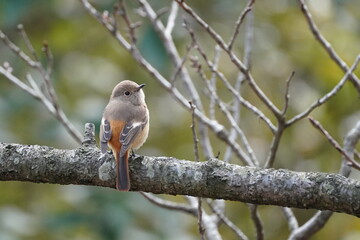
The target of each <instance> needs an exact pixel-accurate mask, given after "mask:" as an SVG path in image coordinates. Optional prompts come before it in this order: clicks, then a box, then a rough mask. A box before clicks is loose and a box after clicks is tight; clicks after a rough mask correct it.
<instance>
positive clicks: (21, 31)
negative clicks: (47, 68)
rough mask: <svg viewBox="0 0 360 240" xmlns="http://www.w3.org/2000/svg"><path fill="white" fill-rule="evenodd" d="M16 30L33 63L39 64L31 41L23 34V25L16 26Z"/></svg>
mask: <svg viewBox="0 0 360 240" xmlns="http://www.w3.org/2000/svg"><path fill="white" fill-rule="evenodd" d="M17 29H18V30H19V32H20V34H21V36H22V38H23V40H24V42H25V45H26V47H27V48H28V49H29V51H30V52H31V54H32V55H33V57H34V59H35V61H37V62H40V61H39V57H38V55H37V53H36V51H35V49H34V46H33V45H32V44H31V41H30V39H29V37H28V35H27V34H26V32H25V29H24V25H22V24H18V26H17Z"/></svg>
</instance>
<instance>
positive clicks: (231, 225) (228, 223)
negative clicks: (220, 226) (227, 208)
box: [207, 200, 249, 240]
mask: <svg viewBox="0 0 360 240" xmlns="http://www.w3.org/2000/svg"><path fill="white" fill-rule="evenodd" d="M207 203H208V205H209V207H210V208H211V210H212V211H213V212H214V213H215V214H216V216H217V217H218V218H219V219H220V220H221V221H222V222H223V223H225V225H226V226H228V227H229V228H230V229H231V230H232V231H233V232H234V233H235V234H236V236H238V238H239V239H242V240H248V239H249V238H248V237H247V236H246V235H245V234H244V233H243V232H242V231H241V230H240V229H239V228H238V227H237V226H236V225H235V224H234V223H233V222H232V221H231V220H230V219H229V218H227V217H226V216H225V215H224V214H223V213H222V211H221V210H220V209H218V208H217V207H216V206H214V205H213V204H212V203H211V201H210V200H208V201H207Z"/></svg>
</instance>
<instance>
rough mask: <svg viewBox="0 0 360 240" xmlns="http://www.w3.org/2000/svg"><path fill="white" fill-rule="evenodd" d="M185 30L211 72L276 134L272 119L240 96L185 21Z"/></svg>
mask: <svg viewBox="0 0 360 240" xmlns="http://www.w3.org/2000/svg"><path fill="white" fill-rule="evenodd" d="M184 26H185V28H186V29H187V31H188V32H189V34H190V36H191V38H192V39H193V41H194V42H195V45H196V46H197V49H198V51H199V53H200V55H201V56H202V58H203V59H204V60H205V62H206V64H207V65H208V67H209V68H210V70H211V72H213V73H215V74H216V76H217V77H218V78H219V79H220V80H222V82H223V83H224V84H225V86H226V87H227V88H228V90H229V91H230V92H231V93H232V94H233V95H234V97H236V98H237V100H238V101H239V102H240V103H241V104H242V105H243V106H244V107H246V108H247V109H249V110H250V111H251V112H253V113H254V114H255V115H256V116H257V117H259V118H260V119H261V120H263V121H264V122H265V123H266V124H267V125H268V126H269V128H270V130H271V131H272V132H275V126H274V125H273V124H272V122H271V121H270V119H268V118H267V117H266V116H265V114H264V113H262V112H261V111H260V110H259V109H258V108H256V107H255V106H254V105H252V104H251V103H250V102H248V101H246V100H245V99H244V98H243V97H241V96H240V94H239V92H238V91H237V90H236V89H235V88H234V87H233V86H232V85H231V84H230V83H229V81H228V80H227V79H226V77H225V76H224V74H222V73H221V72H220V71H218V70H217V69H216V67H215V65H214V63H212V62H211V61H210V60H209V59H208V58H207V56H206V54H205V52H204V51H203V50H202V48H201V46H200V44H199V42H198V41H197V40H196V37H195V34H194V32H193V31H192V29H191V28H190V27H189V26H188V24H187V22H186V21H185V24H184Z"/></svg>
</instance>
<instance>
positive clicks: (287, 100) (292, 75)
mask: <svg viewBox="0 0 360 240" xmlns="http://www.w3.org/2000/svg"><path fill="white" fill-rule="evenodd" d="M294 75H295V72H292V73H291V75H290V77H289V78H288V79H287V81H286V88H285V94H284V96H285V97H284V98H285V101H284V108H283V110H282V114H283V116H284V117H285V114H286V111H287V109H288V107H289V99H290V95H289V90H290V83H291V80H292V79H293V78H294Z"/></svg>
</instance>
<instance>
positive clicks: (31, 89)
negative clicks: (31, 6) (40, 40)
mask: <svg viewBox="0 0 360 240" xmlns="http://www.w3.org/2000/svg"><path fill="white" fill-rule="evenodd" d="M18 29H19V30H20V33H21V35H22V37H23V39H24V41H25V44H26V46H27V48H28V49H29V50H30V52H31V53H32V55H34V58H35V60H33V59H32V58H31V57H29V56H28V55H27V54H25V53H24V52H23V51H22V50H21V49H20V48H19V47H17V46H16V45H15V44H14V43H13V42H11V41H10V39H9V38H8V37H7V36H6V35H5V34H4V33H3V32H2V31H1V30H0V39H2V40H3V42H4V43H5V45H6V46H7V47H8V48H9V49H10V50H12V51H13V53H14V54H16V56H18V57H19V58H20V59H22V60H23V61H24V62H25V63H26V64H27V65H29V66H30V67H31V68H34V69H36V70H37V71H38V72H39V73H40V75H41V77H42V81H43V82H44V86H45V87H44V88H43V89H42V88H40V87H38V86H37V83H36V82H35V81H34V80H33V78H32V76H31V75H30V74H27V79H28V81H29V84H30V86H28V85H27V84H25V83H24V82H23V81H21V80H20V79H19V78H17V77H16V76H15V75H13V74H12V73H11V71H8V70H7V69H6V68H4V67H0V73H1V74H2V75H4V76H5V77H6V78H7V79H8V80H9V81H11V82H12V83H13V84H15V85H16V86H18V87H20V88H21V89H22V90H24V91H25V92H27V93H28V94H30V95H31V96H33V97H34V98H35V99H37V100H39V101H41V102H42V103H43V104H44V106H45V107H46V108H47V109H48V111H49V112H50V113H51V114H52V115H54V116H55V117H56V118H57V119H58V120H59V121H60V122H61V123H62V125H63V126H64V127H65V129H66V130H67V132H68V133H69V134H70V135H71V136H72V137H73V138H74V140H75V141H77V142H78V143H81V140H82V134H81V133H80V132H79V131H78V130H77V129H75V127H74V126H73V125H72V124H71V123H70V121H69V120H68V118H67V117H66V115H65V113H64V112H63V110H62V109H61V108H60V107H59V104H58V101H57V97H56V93H55V90H54V88H53V85H52V83H51V72H52V65H53V56H52V53H51V51H50V48H49V45H48V43H47V42H44V45H43V49H42V50H43V52H44V53H45V56H46V58H47V67H46V68H45V67H44V66H43V65H42V64H41V62H40V61H37V60H36V59H38V57H37V54H36V52H35V50H34V47H33V46H32V44H31V42H30V40H29V38H28V36H27V34H26V32H25V30H24V28H23V26H22V25H19V26H18Z"/></svg>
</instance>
